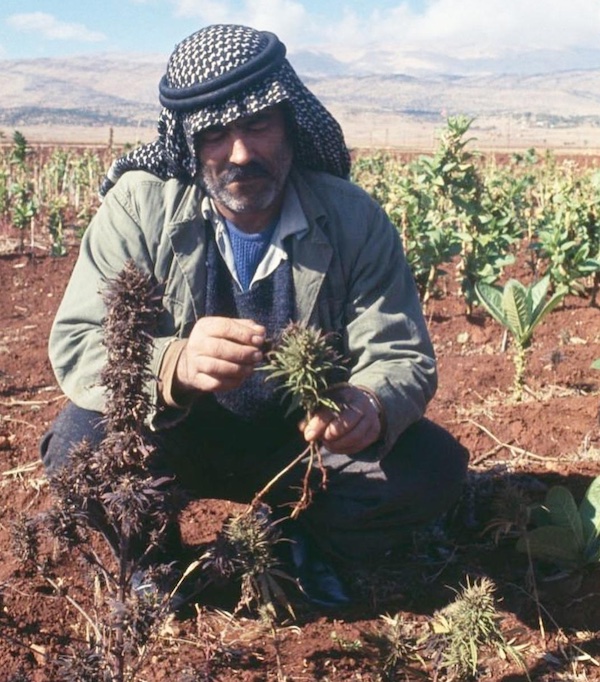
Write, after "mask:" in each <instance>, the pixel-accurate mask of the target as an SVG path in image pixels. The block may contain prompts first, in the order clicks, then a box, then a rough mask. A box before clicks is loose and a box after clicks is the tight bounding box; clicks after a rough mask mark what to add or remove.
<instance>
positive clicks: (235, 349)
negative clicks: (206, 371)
mask: <svg viewBox="0 0 600 682" xmlns="http://www.w3.org/2000/svg"><path fill="white" fill-rule="evenodd" d="M193 351H194V352H195V354H196V356H197V358H198V361H210V360H213V359H215V360H222V361H224V362H229V363H232V364H236V365H248V366H254V365H256V364H258V363H259V362H261V361H262V359H263V354H262V352H261V351H260V350H258V348H257V347H256V346H254V345H246V344H242V343H238V342H235V341H231V340H229V339H224V338H213V337H206V338H204V339H203V340H202V342H200V343H198V344H197V346H196V347H194V348H193Z"/></svg>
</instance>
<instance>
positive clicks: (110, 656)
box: [49, 262, 171, 682]
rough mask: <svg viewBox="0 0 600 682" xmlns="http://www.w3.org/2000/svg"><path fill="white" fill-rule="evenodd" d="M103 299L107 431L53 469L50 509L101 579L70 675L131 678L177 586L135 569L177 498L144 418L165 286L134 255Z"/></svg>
mask: <svg viewBox="0 0 600 682" xmlns="http://www.w3.org/2000/svg"><path fill="white" fill-rule="evenodd" d="M104 301H105V304H106V308H107V314H106V318H105V320H104V322H103V342H104V345H105V346H106V351H107V363H106V366H105V368H104V370H103V372H102V374H101V384H102V385H103V386H104V387H105V389H106V413H105V420H104V425H105V429H106V435H105V437H104V438H103V440H102V441H101V443H100V445H99V446H98V447H96V448H92V447H91V445H90V444H89V443H88V442H86V441H84V442H82V443H80V444H79V445H77V446H76V447H75V448H73V450H72V451H71V453H70V455H69V458H68V462H67V464H66V465H65V466H64V467H62V469H61V470H60V472H59V473H58V474H56V475H55V476H53V477H52V478H51V481H50V484H51V486H52V489H53V491H54V493H55V495H56V504H55V507H54V509H53V510H52V511H51V513H50V515H49V518H50V527H51V530H52V532H53V535H54V536H55V537H57V538H58V539H59V540H61V541H62V542H63V543H66V545H67V546H68V547H69V548H74V549H77V550H78V551H79V553H80V554H81V555H82V556H83V557H84V559H86V560H87V562H89V564H90V565H91V566H92V568H93V570H94V571H95V572H96V576H97V581H98V583H99V584H101V585H102V588H101V590H100V591H99V595H98V596H97V598H96V603H95V604H94V612H93V613H87V614H86V616H87V621H88V625H91V626H92V627H91V634H90V636H89V641H88V646H87V648H86V649H84V650H82V651H77V652H74V653H73V655H70V656H67V657H66V658H65V661H64V662H63V666H62V669H63V672H64V676H65V679H69V680H72V679H84V678H83V677H82V676H81V675H83V674H84V675H85V679H86V680H87V679H90V680H104V679H106V677H107V676H109V678H110V679H111V680H113V681H114V682H123V681H125V680H134V679H135V678H136V674H137V671H138V670H139V668H140V667H141V664H142V662H143V660H144V658H145V655H146V654H147V652H148V647H149V644H150V643H151V642H152V640H153V638H154V636H155V635H156V634H157V629H158V626H159V625H160V624H161V623H162V622H163V620H164V618H165V616H166V615H167V613H168V599H169V595H168V594H167V595H166V596H164V595H163V593H162V592H160V591H159V590H157V589H144V590H139V589H136V584H135V579H134V577H135V576H136V575H138V576H139V574H140V571H141V567H142V566H143V563H144V559H146V558H147V557H148V555H149V554H150V553H151V552H152V550H153V549H155V548H156V547H158V546H159V545H160V543H161V540H162V539H163V535H164V532H165V529H166V527H167V524H168V522H169V520H170V514H171V512H170V511H169V510H170V509H171V504H170V499H169V494H167V493H165V491H163V490H162V489H161V484H162V483H163V482H164V481H162V480H157V479H155V478H153V477H152V476H151V474H150V472H149V470H148V468H147V458H148V457H149V456H150V455H151V453H152V446H151V443H150V439H149V437H148V432H147V427H146V426H145V424H144V422H145V418H146V416H147V414H148V410H149V400H148V396H147V394H146V391H145V385H146V381H147V380H148V378H149V371H148V369H147V367H148V363H149V359H150V353H151V350H152V339H151V331H152V328H153V326H154V324H155V320H156V313H157V303H158V301H159V298H158V296H157V287H156V286H155V285H154V283H153V282H152V280H151V278H150V277H149V276H146V275H144V274H143V273H141V272H140V271H139V270H138V269H137V267H136V266H135V265H134V264H133V263H132V262H129V263H127V264H126V265H125V267H124V269H123V270H122V271H121V272H120V274H119V275H118V276H117V277H116V278H115V279H114V280H112V281H111V282H109V283H108V286H107V288H106V291H105V293H104ZM94 530H101V533H102V534H101V537H103V538H104V539H105V540H106V541H107V542H109V543H110V545H111V547H112V549H113V551H114V554H115V557H116V566H115V565H114V564H113V563H112V562H110V561H108V562H107V561H104V560H103V559H102V558H101V556H100V554H99V553H98V552H96V551H94V549H93V545H92V544H91V543H90V536H91V531H94ZM140 538H148V541H147V542H145V541H140ZM80 612H83V610H82V609H80Z"/></svg>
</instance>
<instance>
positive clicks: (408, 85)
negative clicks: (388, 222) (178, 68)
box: [0, 48, 600, 129]
mask: <svg viewBox="0 0 600 682" xmlns="http://www.w3.org/2000/svg"><path fill="white" fill-rule="evenodd" d="M290 60H291V61H292V63H293V64H294V65H295V67H296V70H297V71H298V72H299V73H300V75H301V76H302V77H303V79H304V80H305V82H306V83H307V85H308V86H309V87H310V88H311V89H312V90H313V91H314V92H315V93H316V94H317V95H318V96H319V97H320V98H321V99H322V100H323V101H324V102H325V104H326V106H328V107H329V108H330V109H332V111H334V113H335V115H336V116H337V117H338V118H341V119H348V120H351V119H356V117H357V116H361V115H364V114H368V115H369V116H370V117H378V116H384V115H388V114H393V115H394V116H404V117H410V118H411V119H415V120H422V121H428V120H432V119H436V120H440V114H441V113H442V114H443V115H451V114H459V113H460V114H467V115H470V116H473V117H494V116H496V117H497V116H502V117H514V118H519V117H520V118H524V117H525V118H528V119H529V120H531V119H534V120H535V122H536V125H539V124H540V123H541V124H545V123H548V122H551V123H552V124H558V125H578V124H579V123H581V122H582V121H585V122H586V123H587V124H591V125H593V126H600V106H599V105H600V50H580V51H577V50H571V51H570V52H568V53H565V52H556V53H555V52H552V51H543V52H542V51H532V52H530V53H523V52H521V53H518V54H517V53H514V54H509V53H508V52H506V51H505V52H504V53H503V54H501V55H476V54H473V55H471V56H470V57H468V58H467V57H465V56H462V57H452V56H448V55H440V54H436V53H433V52H431V53H419V54H417V53H410V52H406V53H403V52H400V51H398V50H386V49H383V48H378V49H377V50H372V51H369V52H364V53H362V54H358V53H357V54H356V55H353V57H352V59H346V60H345V61H340V60H339V59H336V58H334V57H332V56H331V55H329V54H327V53H324V52H310V51H304V52H300V53H296V54H292V55H290ZM165 64H166V57H165V56H164V55H131V54H127V55H119V54H104V55H96V56H93V57H90V56H79V57H71V58H62V59H31V60H15V61H11V60H0V92H2V94H3V97H2V101H1V102H0V126H3V127H5V128H6V127H8V128H11V129H15V128H17V127H19V126H27V125H46V126H53V125H61V126H64V125H79V126H81V125H83V126H100V125H102V126H107V125H109V126H117V127H118V126H137V127H138V128H140V127H144V128H145V127H149V128H153V127H154V126H155V122H156V117H157V114H158V113H159V111H160V106H159V104H158V96H157V92H158V82H159V80H160V77H161V76H162V74H163V71H164V68H165ZM575 64H577V65H578V68H571V67H573V66H574V65H575ZM582 65H583V66H585V68H583V67H582ZM369 120H370V121H372V120H375V119H373V118H370V119H369ZM385 125H389V124H388V123H386V124H385Z"/></svg>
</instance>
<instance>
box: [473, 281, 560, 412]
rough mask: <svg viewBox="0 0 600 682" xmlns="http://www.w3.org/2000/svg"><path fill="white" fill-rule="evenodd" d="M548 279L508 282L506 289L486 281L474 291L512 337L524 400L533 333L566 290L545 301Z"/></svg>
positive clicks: (520, 394) (518, 384)
mask: <svg viewBox="0 0 600 682" xmlns="http://www.w3.org/2000/svg"><path fill="white" fill-rule="evenodd" d="M549 284H550V278H549V277H547V276H546V277H543V278H542V279H540V280H539V281H538V282H535V283H534V284H531V285H529V286H527V287H526V286H524V285H523V284H521V282H519V281H518V280H516V279H511V280H509V281H508V282H507V283H506V284H505V285H504V288H503V289H501V288H499V287H495V286H493V285H490V284H487V283H486V282H477V283H476V285H475V292H476V293H477V296H478V297H479V300H480V301H481V303H482V305H483V306H484V308H485V309H486V310H487V311H488V312H489V313H490V315H491V316H492V317H493V318H494V319H495V320H496V321H497V322H499V323H500V324H501V325H502V326H503V327H505V328H506V329H507V330H508V331H509V332H510V334H511V335H512V338H513V341H514V345H515V354H514V363H515V380H514V397H515V399H516V400H521V398H522V397H523V387H524V385H525V370H526V357H527V355H526V354H527V349H528V348H529V345H530V343H531V339H532V337H533V332H534V330H535V328H536V327H537V326H538V325H539V324H540V322H541V321H542V320H543V319H544V318H545V317H546V315H548V314H549V313H550V311H552V310H553V309H554V308H555V307H556V306H557V305H558V304H559V303H560V301H562V299H563V298H564V296H565V295H566V293H567V291H566V290H565V289H561V290H559V291H555V292H554V294H552V296H550V298H546V295H547V293H548V287H549Z"/></svg>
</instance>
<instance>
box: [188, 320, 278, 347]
mask: <svg viewBox="0 0 600 682" xmlns="http://www.w3.org/2000/svg"><path fill="white" fill-rule="evenodd" d="M196 329H197V331H198V335H200V336H207V337H212V338H217V339H227V340H229V341H232V342H235V343H239V344H242V345H252V346H255V347H257V348H260V347H261V346H262V344H263V343H264V341H265V337H266V330H265V328H264V327H263V326H262V325H260V324H257V323H256V322H254V321H252V320H248V319H241V320H237V319H232V318H229V317H205V318H201V319H200V320H198V322H197V323H196V327H194V331H195V330H196ZM192 333H193V332H192Z"/></svg>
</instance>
